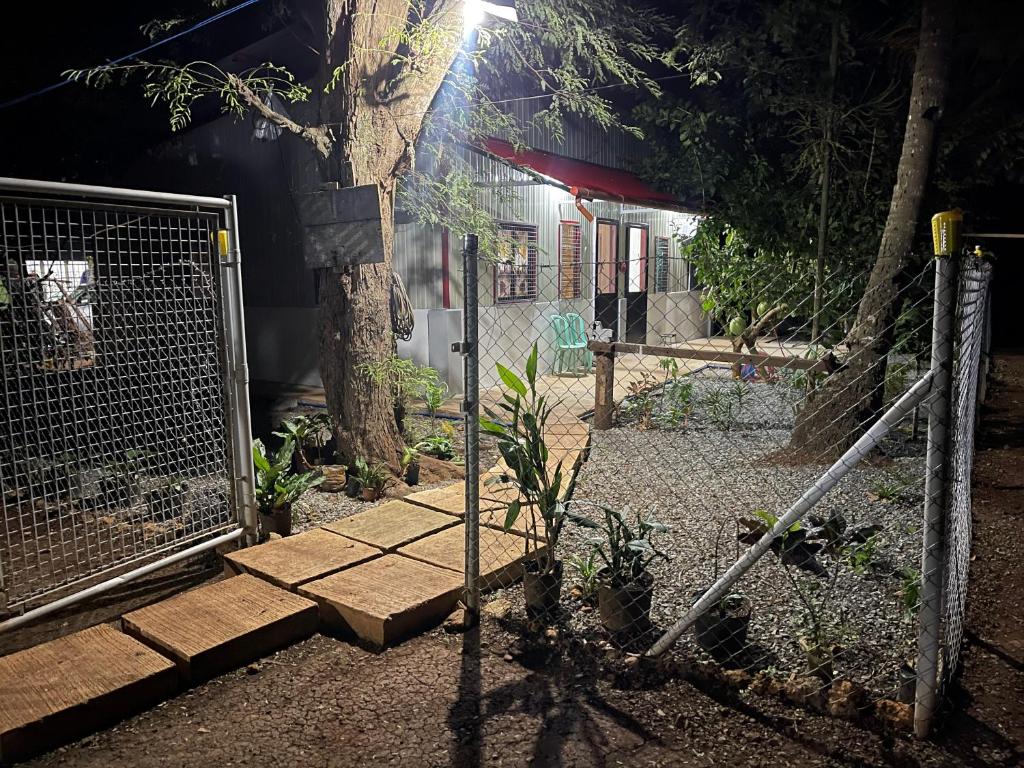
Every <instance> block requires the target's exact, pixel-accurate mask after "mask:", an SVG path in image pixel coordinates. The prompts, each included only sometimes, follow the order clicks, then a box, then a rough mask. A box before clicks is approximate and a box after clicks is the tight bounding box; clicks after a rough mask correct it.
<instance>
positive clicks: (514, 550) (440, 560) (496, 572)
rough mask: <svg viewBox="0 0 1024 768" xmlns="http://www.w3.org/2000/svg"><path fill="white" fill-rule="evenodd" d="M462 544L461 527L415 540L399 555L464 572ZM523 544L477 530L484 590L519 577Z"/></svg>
mask: <svg viewBox="0 0 1024 768" xmlns="http://www.w3.org/2000/svg"><path fill="white" fill-rule="evenodd" d="M465 543H466V533H465V526H463V525H460V526H457V527H455V528H448V529H446V530H444V531H441V532H440V533H435V534H434V535H432V536H427V537H426V538H425V539H420V540H419V541H414V542H413V543H412V544H408V545H406V546H404V547H402V548H401V549H399V550H398V553H399V554H400V555H405V556H406V557H411V558H414V559H416V560H420V561H422V562H424V563H429V564H431V565H437V566H440V567H441V568H448V569H450V570H453V571H457V572H459V573H463V572H464V569H465V564H466V554H465V553H466V549H465ZM524 545H525V541H524V537H522V536H519V535H516V534H514V533H505V532H504V531H498V530H494V529H493V528H487V527H485V526H481V527H480V581H481V585H482V587H483V588H484V589H496V588H498V587H503V586H508V585H509V584H513V583H514V582H516V581H518V580H519V579H520V578H521V577H522V575H523V563H522V558H523V554H524V549H525V546H524ZM542 548H543V547H542Z"/></svg>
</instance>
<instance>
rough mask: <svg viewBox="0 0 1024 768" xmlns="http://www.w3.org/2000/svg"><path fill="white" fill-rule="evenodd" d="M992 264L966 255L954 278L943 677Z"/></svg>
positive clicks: (963, 582) (958, 604)
mask: <svg viewBox="0 0 1024 768" xmlns="http://www.w3.org/2000/svg"><path fill="white" fill-rule="evenodd" d="M991 276H992V266H991V264H988V263H987V262H984V261H982V260H980V259H968V260H967V263H966V264H965V266H964V269H963V272H962V274H961V279H960V298H959V305H958V308H957V339H956V351H957V354H956V367H955V370H954V374H953V388H952V397H951V412H952V418H951V425H950V435H951V436H950V446H951V450H952V454H951V457H950V458H951V462H950V484H949V508H948V513H947V519H946V587H945V602H944V616H943V623H944V628H945V632H944V641H945V642H944V655H943V681H944V682H946V683H948V682H949V680H950V679H951V678H952V676H953V675H954V674H955V673H956V670H957V666H958V663H959V658H960V646H961V643H962V641H963V634H964V622H965V620H966V615H967V613H966V612H967V576H968V568H969V565H970V560H971V468H972V466H973V464H974V430H975V424H976V422H977V404H978V383H979V381H978V377H979V368H980V364H981V358H982V352H983V348H982V347H983V341H984V336H985V324H986V307H987V297H988V286H989V281H990V279H991Z"/></svg>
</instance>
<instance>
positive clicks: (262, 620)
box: [121, 575, 317, 683]
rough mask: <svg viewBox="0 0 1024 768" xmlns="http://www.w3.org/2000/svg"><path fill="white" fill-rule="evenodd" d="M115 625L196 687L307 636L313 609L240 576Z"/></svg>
mask: <svg viewBox="0 0 1024 768" xmlns="http://www.w3.org/2000/svg"><path fill="white" fill-rule="evenodd" d="M121 622H122V625H123V627H124V630H125V632H127V633H128V634H130V635H131V636H132V637H135V638H138V639H139V640H141V641H143V642H144V643H146V645H148V646H150V647H152V648H156V649H157V650H159V651H160V653H162V654H164V655H165V656H167V657H169V658H171V659H173V660H174V661H175V662H176V663H177V665H178V671H179V672H180V673H181V675H182V678H183V679H184V680H186V681H187V682H189V683H196V682H198V681H200V680H206V679H209V678H211V677H213V676H214V675H218V674H220V673H222V672H226V671H227V670H229V669H234V668H236V667H240V666H242V665H243V664H248V663H249V662H251V661H254V660H255V659H258V658H260V657H261V656H265V655H266V654H268V653H270V652H271V651H276V650H277V649H279V648H283V647H284V646H286V645H290V644H291V643H294V642H297V641H298V640H303V639H305V638H307V637H309V636H310V635H312V634H313V632H315V631H316V627H317V611H316V603H314V602H312V601H310V600H307V599H305V598H303V597H299V596H298V595H295V594H292V593H291V592H288V591H286V590H284V589H280V588H279V587H275V586H274V585H272V584H270V583H268V582H266V581H263V580H262V579H258V578H256V577H255V576H249V575H242V576H235V577H233V578H230V579H224V580H223V581H217V582H213V583H211V584H206V585H204V586H202V587H199V588H197V589H193V590H191V591H189V592H184V593H182V594H180V595H176V596H175V597H172V598H169V599H167V600H162V601H161V602H159V603H154V604H153V605H148V606H146V607H145V608H140V609H138V610H136V611H132V612H131V613H127V614H125V615H124V617H123V618H122V619H121Z"/></svg>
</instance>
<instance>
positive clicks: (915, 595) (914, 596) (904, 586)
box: [899, 567, 921, 621]
mask: <svg viewBox="0 0 1024 768" xmlns="http://www.w3.org/2000/svg"><path fill="white" fill-rule="evenodd" d="M899 597H900V605H902V606H903V618H904V619H905V620H907V621H912V620H913V619H914V617H915V616H916V615H917V611H918V609H919V608H920V607H921V572H920V571H919V570H917V568H910V567H907V568H904V569H903V570H901V571H900V589H899Z"/></svg>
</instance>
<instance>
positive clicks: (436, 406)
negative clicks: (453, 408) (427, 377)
mask: <svg viewBox="0 0 1024 768" xmlns="http://www.w3.org/2000/svg"><path fill="white" fill-rule="evenodd" d="M422 394H423V404H424V406H425V407H426V409H427V413H429V414H430V422H431V423H432V424H433V423H434V422H435V421H436V419H437V412H438V411H439V410H440V409H441V406H442V405H444V398H445V396H446V395H447V394H448V385H447V384H446V383H444V382H443V381H436V382H435V381H428V382H426V383H425V384H424V385H423V390H422Z"/></svg>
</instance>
